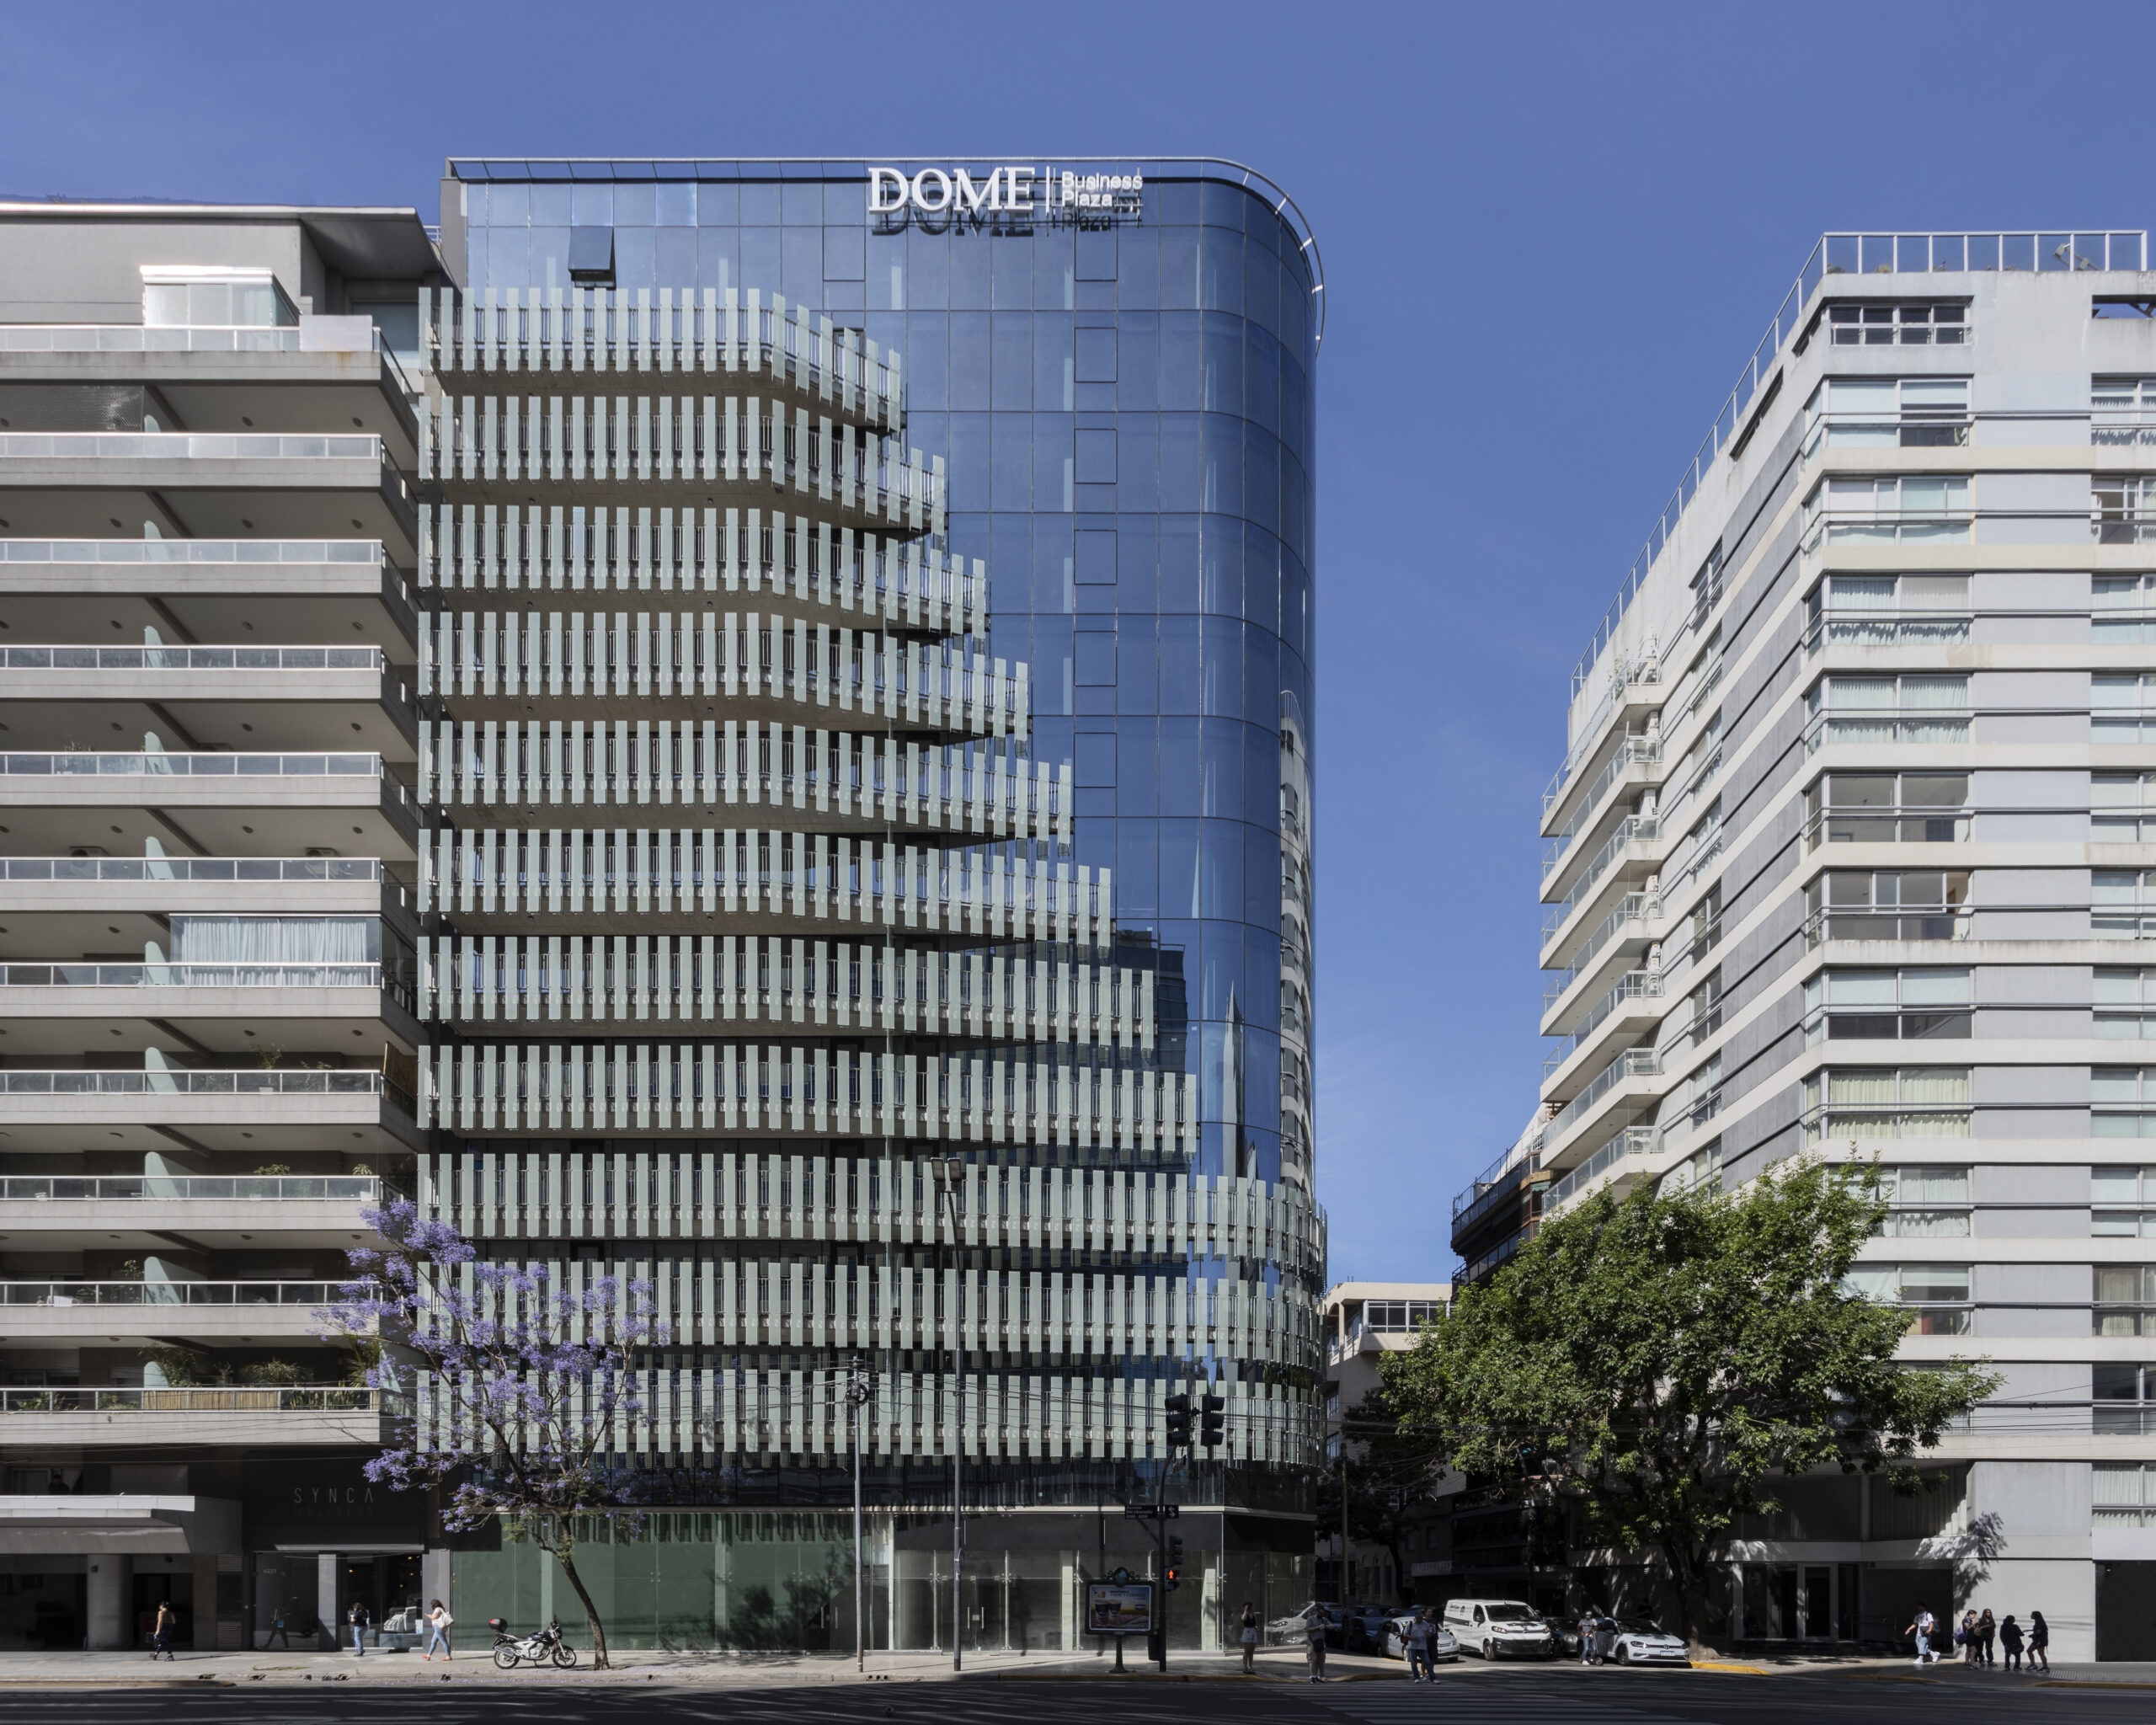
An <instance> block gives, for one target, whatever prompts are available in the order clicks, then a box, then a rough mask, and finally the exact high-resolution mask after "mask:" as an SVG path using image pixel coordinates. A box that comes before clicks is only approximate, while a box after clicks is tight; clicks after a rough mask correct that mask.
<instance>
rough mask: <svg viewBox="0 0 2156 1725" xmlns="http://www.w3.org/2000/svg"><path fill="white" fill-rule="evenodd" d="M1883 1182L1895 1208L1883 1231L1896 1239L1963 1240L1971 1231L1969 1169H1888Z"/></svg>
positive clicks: (1888, 1198) (1917, 1167)
mask: <svg viewBox="0 0 2156 1725" xmlns="http://www.w3.org/2000/svg"><path fill="white" fill-rule="evenodd" d="M1881 1172H1883V1174H1884V1176H1885V1178H1884V1181H1883V1185H1884V1188H1885V1196H1886V1199H1887V1202H1888V1203H1889V1204H1892V1206H1893V1208H1892V1210H1888V1211H1887V1219H1886V1220H1885V1221H1883V1222H1882V1223H1881V1224H1880V1228H1879V1231H1880V1232H1881V1234H1883V1235H1886V1236H1887V1237H1889V1238H1890V1239H1896V1240H1948V1239H1952V1240H1960V1239H1966V1238H1967V1236H1968V1232H1969V1171H1968V1170H1967V1168H1959V1167H1951V1168H1942V1167H1930V1166H1929V1165H1928V1164H1919V1165H1917V1166H1915V1167H1900V1168H1887V1169H1884V1170H1882V1171H1881Z"/></svg>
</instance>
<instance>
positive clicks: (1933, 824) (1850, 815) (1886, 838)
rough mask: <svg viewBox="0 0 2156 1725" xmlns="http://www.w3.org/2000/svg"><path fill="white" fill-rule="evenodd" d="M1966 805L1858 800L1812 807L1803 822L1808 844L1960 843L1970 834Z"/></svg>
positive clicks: (1805, 839) (1805, 838) (1806, 843)
mask: <svg viewBox="0 0 2156 1725" xmlns="http://www.w3.org/2000/svg"><path fill="white" fill-rule="evenodd" d="M1969 814H1970V811H1969V810H1968V809H1966V808H1951V807H1950V808H1926V807H1924V806H1922V805H1918V806H1915V807H1908V806H1903V805H1899V804H1891V803H1888V804H1859V805H1855V806H1852V807H1848V808H1842V809H1823V810H1815V811H1814V812H1813V813H1812V814H1809V815H1807V816H1806V819H1805V822H1804V842H1805V845H1806V847H1807V848H1810V847H1812V846H1817V845H1821V844H1829V845H1833V844H1859V845H1866V844H1869V845H1891V844H1904V845H1915V844H1929V845H1944V844H1960V843H1961V842H1962V841H1964V840H1966V839H1967V837H1968V836H1969Z"/></svg>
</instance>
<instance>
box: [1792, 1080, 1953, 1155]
mask: <svg viewBox="0 0 2156 1725" xmlns="http://www.w3.org/2000/svg"><path fill="white" fill-rule="evenodd" d="M1968 1135H1969V1069H1968V1068H1967V1067H1966V1066H1958V1067H1957V1066H1905V1067H1901V1068H1896V1067H1893V1066H1855V1067H1841V1068H1837V1069H1833V1070H1829V1071H1824V1072H1815V1073H1813V1074H1812V1076H1810V1077H1809V1078H1807V1079H1806V1080H1805V1081H1804V1137H1805V1142H1806V1144H1823V1143H1825V1142H1826V1141H1827V1140H1828V1139H1865V1138H1967V1136H1968Z"/></svg>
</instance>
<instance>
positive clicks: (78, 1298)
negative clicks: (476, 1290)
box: [0, 1280, 341, 1306]
mask: <svg viewBox="0 0 2156 1725" xmlns="http://www.w3.org/2000/svg"><path fill="white" fill-rule="evenodd" d="M340 1285H341V1284H339V1283H336V1282H147V1281H145V1282H21V1281H7V1280H0V1306H327V1305H328V1303H329V1302H330V1301H331V1300H334V1298H336V1295H337V1290H338V1288H339V1286H340Z"/></svg>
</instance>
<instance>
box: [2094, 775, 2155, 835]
mask: <svg viewBox="0 0 2156 1725" xmlns="http://www.w3.org/2000/svg"><path fill="white" fill-rule="evenodd" d="M2089 837H2090V838H2092V839H2094V840H2095V841H2097V842H2098V843H2100V844H2113V845H2131V844H2136V843H2139V842H2143V841H2148V840H2150V839H2156V773H2151V772H2092V773H2090V774H2089Z"/></svg>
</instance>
